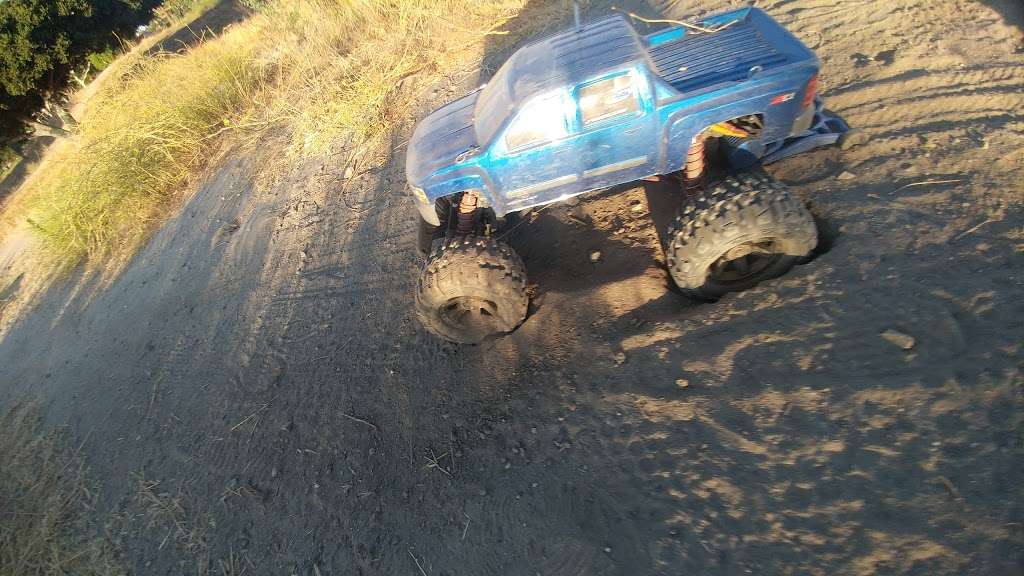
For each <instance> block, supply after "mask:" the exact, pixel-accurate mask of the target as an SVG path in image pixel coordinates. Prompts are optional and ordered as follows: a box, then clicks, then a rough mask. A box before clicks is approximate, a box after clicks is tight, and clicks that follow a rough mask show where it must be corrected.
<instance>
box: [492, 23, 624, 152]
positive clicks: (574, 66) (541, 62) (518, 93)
mask: <svg viewBox="0 0 1024 576" xmlns="http://www.w3.org/2000/svg"><path fill="white" fill-rule="evenodd" d="M643 55H644V49H643V45H642V44H641V39H640V36H639V35H637V33H636V31H635V30H634V29H633V27H632V26H631V25H630V24H629V22H628V21H627V20H626V18H625V17H624V16H622V15H613V16H609V17H606V18H602V19H600V20H597V21H594V22H590V23H587V24H584V25H582V26H580V28H579V29H573V30H570V31H567V32H561V33H558V34H555V35H553V36H548V37H547V38H543V39H541V40H538V41H536V42H533V43H531V44H528V45H527V46H524V47H523V48H520V49H519V50H518V51H517V52H516V53H515V54H513V55H512V57H511V58H509V59H508V61H506V62H505V64H504V65H502V67H501V68H500V69H499V70H498V73H497V74H495V75H494V77H493V78H491V81H490V82H488V83H487V85H486V86H485V87H484V88H483V90H482V91H481V93H480V97H479V98H478V99H477V103H476V113H475V117H476V131H477V134H476V135H477V140H478V141H479V142H481V143H486V142H489V141H490V140H491V138H492V137H493V136H494V133H495V132H496V131H497V130H498V129H499V128H500V127H501V125H502V124H503V123H504V121H505V119H507V118H508V117H509V116H511V115H512V114H514V113H515V111H516V110H518V109H519V108H520V106H521V105H522V104H523V103H525V102H526V101H527V100H529V99H530V98H531V97H533V96H535V95H537V94H541V93H543V92H547V91H548V90H552V89H555V88H558V87H560V86H572V85H574V84H578V83H579V82H582V81H583V80H586V79H587V78H589V77H591V76H593V75H594V74H597V73H600V72H602V71H604V70H609V69H611V68H615V67H626V66H628V64H629V63H632V62H636V61H639V60H641V59H643Z"/></svg>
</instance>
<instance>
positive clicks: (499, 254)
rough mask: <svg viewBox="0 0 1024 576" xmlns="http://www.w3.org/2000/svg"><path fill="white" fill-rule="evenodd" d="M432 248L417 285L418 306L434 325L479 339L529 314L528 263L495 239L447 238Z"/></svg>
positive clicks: (466, 339)
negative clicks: (527, 290)
mask: <svg viewBox="0 0 1024 576" xmlns="http://www.w3.org/2000/svg"><path fill="white" fill-rule="evenodd" d="M436 246H437V247H436V248H435V249H434V250H433V251H432V252H431V254H430V257H429V258H428V259H427V265H426V267H425V268H424V269H423V274H422V275H421V276H420V280H419V282H418V284H417V289H416V311H417V314H418V315H419V317H420V321H421V322H423V325H424V326H426V327H427V329H428V330H430V331H431V332H433V333H435V334H437V335H438V336H440V337H441V338H444V339H446V340H451V341H452V342H461V343H466V344H474V343H477V342H481V341H483V340H485V339H486V338H488V337H490V336H496V335H499V334H505V333H508V332H511V331H512V330H514V329H515V328H516V327H517V326H519V324H520V323H522V321H523V320H524V319H525V318H526V309H527V306H528V305H529V297H528V296H527V294H526V267H525V266H523V261H522V260H520V258H519V256H518V255H517V254H516V253H515V251H513V250H512V248H510V247H509V246H508V245H507V244H504V243H502V242H498V241H497V240H494V239H493V238H488V237H481V236H465V237H456V238H447V239H445V240H444V241H443V242H441V243H440V244H438V245H436Z"/></svg>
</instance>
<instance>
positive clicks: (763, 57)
mask: <svg viewBox="0 0 1024 576" xmlns="http://www.w3.org/2000/svg"><path fill="white" fill-rule="evenodd" d="M731 20H737V22H736V23H735V24H732V25H730V26H729V27H728V28H725V29H724V30H721V31H719V32H715V33H713V34H694V33H687V34H685V35H683V36H682V37H681V38H679V39H677V40H671V41H668V42H660V43H657V44H654V43H653V42H652V43H651V44H653V45H651V46H649V48H648V54H649V56H650V58H651V61H652V64H653V66H654V70H655V71H656V72H657V74H658V75H659V76H660V77H661V78H662V79H664V80H665V81H666V82H668V83H669V84H671V85H672V87H673V88H675V89H676V90H679V91H680V92H689V91H692V90H694V89H698V88H703V87H707V86H711V85H715V84H719V83H721V82H735V81H740V80H745V79H746V78H747V77H748V75H749V73H750V69H751V68H753V67H755V66H760V67H761V68H762V69H763V70H765V71H769V70H770V69H771V68H777V67H780V66H785V65H787V64H793V63H795V62H802V61H805V60H813V59H814V58H815V56H814V54H813V53H812V52H811V51H810V50H808V49H807V47H805V46H804V45H803V44H801V43H800V41H799V40H797V39H796V37H794V36H793V35H792V34H790V33H789V32H788V31H787V30H786V29H785V28H783V27H782V26H781V25H779V24H778V23H777V22H775V20H773V19H772V18H771V17H770V16H768V15H767V14H765V13H764V12H762V11H761V10H758V9H756V8H745V9H742V10H737V11H734V12H729V13H727V14H722V15H720V16H716V17H714V18H709V19H708V20H705V21H704V24H705V25H712V26H714V25H716V24H720V23H724V22H729V21H731ZM659 35H662V33H659Z"/></svg>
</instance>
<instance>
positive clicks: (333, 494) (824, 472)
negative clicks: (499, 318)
mask: <svg viewBox="0 0 1024 576" xmlns="http://www.w3.org/2000/svg"><path fill="white" fill-rule="evenodd" d="M738 4H740V3H739V2H726V1H710V0H709V1H702V2H675V3H668V2H666V3H664V4H657V3H652V4H651V5H650V6H641V7H640V8H641V9H643V10H644V11H646V12H647V13H649V14H664V15H667V16H669V17H672V16H675V17H682V16H688V15H692V14H695V13H698V14H699V13H704V12H707V11H710V10H713V9H719V8H722V7H727V6H732V5H738ZM757 4H758V5H759V6H761V7H762V8H764V9H765V10H767V11H768V12H769V13H770V14H772V15H773V16H774V17H776V18H777V19H779V20H780V21H781V22H783V23H784V24H785V25H786V26H788V27H789V28H790V29H791V30H793V31H794V32H795V33H796V34H797V35H798V36H800V37H801V38H802V39H803V40H804V41H805V42H806V43H807V44H808V45H809V46H811V47H812V48H814V49H815V50H816V51H817V53H818V54H819V56H820V57H821V59H822V64H823V73H822V79H821V89H822V92H823V95H824V97H825V99H826V101H827V105H828V106H829V107H830V108H831V109H833V110H835V111H836V112H838V113H839V114H841V115H842V116H843V117H844V118H845V119H846V120H847V121H848V122H850V123H851V124H852V125H854V126H857V127H859V128H861V129H863V130H864V131H866V132H867V133H868V134H869V135H870V136H871V140H870V142H869V143H867V144H865V145H862V146H859V147H856V148H854V149H852V150H849V151H846V152H840V151H838V150H835V149H826V150H820V151H816V152H813V153H809V154H806V155H804V156H801V157H798V158H794V159H791V160H787V161H784V162H781V163H778V164H776V165H773V166H770V167H769V171H770V172H772V173H773V174H774V175H775V176H776V177H778V178H780V179H782V180H783V181H785V182H787V183H788V184H790V185H791V187H792V188H794V189H795V190H796V191H798V193H799V194H800V195H801V196H802V197H803V198H804V199H805V200H806V201H807V202H808V204H809V205H810V207H811V209H812V211H813V212H814V213H815V215H816V216H817V217H818V218H819V219H820V224H821V229H822V234H823V246H822V249H821V250H820V251H819V252H820V253H819V254H818V255H817V257H816V258H815V259H813V260H812V261H810V262H808V263H807V264H804V265H802V266H799V267H797V268H796V269H794V270H793V271H792V272H791V273H789V274H788V275H786V276H785V277H783V278H780V279H778V280H775V281H772V282H769V283H766V284H764V285H762V286H759V287H758V288H756V289H754V290H751V291H748V292H744V293H741V294H737V295H734V296H730V297H727V298H724V299H723V300H721V301H720V302H718V303H716V304H710V305H709V304H702V305H697V304H693V303H690V302H688V301H687V300H685V299H684V298H682V297H681V296H680V295H678V294H676V293H675V292H674V291H673V290H672V289H671V288H670V282H669V280H668V277H667V275H666V272H665V270H664V268H663V257H662V254H661V250H660V248H659V247H658V243H657V240H656V230H657V228H658V227H660V226H663V225H664V222H665V221H666V220H667V219H668V217H669V216H670V215H671V211H672V210H673V209H674V206H675V205H676V204H677V203H678V201H679V196H678V193H677V192H675V191H674V190H673V187H672V186H671V185H670V184H669V183H645V184H644V185H643V186H627V187H624V188H622V189H615V190H611V191H607V192H601V193H595V194H592V195H588V196H585V197H583V198H582V199H581V200H580V201H579V202H577V203H573V204H565V205H556V206H552V207H550V208H548V209H546V210H544V211H543V212H540V213H539V214H536V215H535V216H534V217H533V218H531V219H530V222H529V224H526V225H524V226H521V227H520V228H518V229H516V231H515V232H514V233H513V234H512V236H511V242H512V244H513V245H514V246H515V247H516V248H517V249H518V250H519V251H520V253H521V254H522V256H523V258H524V260H525V262H526V265H527V267H528V269H529V270H530V273H531V281H532V282H535V283H536V284H537V287H536V294H535V296H534V301H533V302H534V305H533V307H532V312H531V316H530V317H529V319H528V320H527V321H526V323H525V324H524V325H523V326H522V327H521V328H520V329H519V330H518V331H517V332H515V333H514V334H512V335H510V336H508V337H506V338H503V339H500V340H496V341H494V342H491V343H488V344H485V345H481V346H454V345H449V344H444V343H441V342H439V341H437V340H436V339H434V338H433V337H431V336H430V335H429V334H427V333H426V332H425V330H424V329H423V328H421V327H420V326H419V325H418V323H417V321H416V319H415V317H414V315H413V313H412V310H411V302H412V290H413V284H414V281H415V278H416V277H417V274H418V273H419V269H420V266H421V260H420V258H419V257H418V256H417V254H416V251H415V222H414V220H413V215H414V214H415V210H414V209H413V206H412V203H411V200H410V198H408V197H407V196H406V195H405V194H404V193H403V184H404V180H403V166H404V155H403V154H404V153H403V148H402V144H403V142H404V141H405V140H406V139H407V138H408V133H409V127H408V126H407V127H403V128H402V130H400V131H398V132H397V133H396V134H394V137H393V143H394V149H395V151H394V152H393V153H392V154H390V155H388V156H385V157H380V158H373V159H369V160H366V159H364V161H362V162H360V163H358V164H356V165H351V164H350V161H349V156H348V155H347V154H346V153H345V152H344V151H339V152H338V153H337V154H334V155H329V156H327V157H324V158H320V159H317V160H316V161H312V162H305V163H303V164H302V165H300V166H295V167H294V168H293V169H292V170H290V171H289V172H288V173H287V174H285V175H282V176H280V177H278V178H276V179H273V180H272V181H269V183H268V182H267V180H268V179H269V176H267V175H266V174H265V173H263V172H261V167H262V166H264V165H266V163H267V162H266V160H267V158H269V156H270V155H272V154H274V152H273V147H272V146H266V147H262V148H261V149H258V150H245V151H238V152H237V153H235V154H233V155H231V156H229V160H228V161H226V162H225V164H224V166H223V167H221V168H220V169H218V170H216V171H214V172H213V173H212V174H211V175H210V176H209V177H208V179H207V181H206V182H205V184H204V185H203V186H202V187H201V188H200V189H199V190H198V191H197V193H196V194H195V195H194V196H193V197H192V198H191V199H190V200H189V201H188V202H187V204H186V205H185V206H184V207H183V209H182V210H181V213H180V214H178V215H177V216H175V217H174V218H172V219H171V221H170V222H168V223H167V224H166V225H165V226H164V227H163V228H162V229H161V230H160V231H159V232H158V233H157V234H156V236H155V237H154V238H153V240H152V241H151V242H150V244H149V245H148V246H147V247H146V248H145V249H144V250H143V251H142V252H141V253H140V254H139V255H138V256H137V257H136V258H135V260H134V261H133V262H132V263H131V264H130V265H129V266H128V267H127V268H126V269H125V270H124V271H123V272H122V273H121V275H120V276H119V277H118V278H117V279H116V280H115V281H114V283H113V284H112V285H111V286H109V287H106V288H104V289H102V290H99V289H97V284H96V283H97V282H99V281H98V280H94V279H88V278H77V279H72V281H70V282H68V283H67V284H65V285H61V286H57V287H54V288H53V289H51V290H50V291H49V292H48V293H46V294H45V295H44V296H43V298H42V300H41V301H40V302H39V304H38V305H37V306H36V308H35V309H34V310H33V311H32V312H31V313H29V314H26V315H24V316H23V317H22V318H21V319H19V320H18V321H17V322H16V323H14V324H13V325H12V326H11V327H10V328H9V329H8V330H7V332H6V333H5V335H4V336H3V340H2V342H0V382H2V383H3V387H2V389H0V401H2V402H9V401H10V400H11V399H14V398H18V397H21V396H24V395H26V394H28V395H33V396H38V397H40V398H42V399H43V401H44V404H45V406H46V407H47V413H48V420H49V422H51V423H52V424H54V425H65V424H66V425H67V426H68V427H69V430H70V432H71V433H72V435H73V436H74V437H75V438H76V440H77V441H78V442H80V443H81V445H82V450H83V454H84V455H85V457H86V459H87V461H88V463H89V465H90V469H91V474H92V476H93V477H94V478H96V479H98V481H99V488H100V498H99V501H100V506H99V508H98V509H97V510H96V516H95V517H96V523H97V525H98V526H99V525H105V526H106V527H107V529H108V530H109V531H110V535H111V538H112V539H113V540H114V541H115V542H116V543H117V544H119V546H120V548H121V550H122V553H123V558H122V559H123V561H124V563H125V565H126V566H127V567H128V568H129V569H130V570H131V572H132V573H135V574H147V575H148V574H205V573H210V574H236V575H238V574H301V575H310V576H313V575H320V574H324V575H326V574H366V575H369V574H408V575H415V574H420V575H429V576H440V575H452V576H454V575H492V574H493V575H524V576H525V575H530V576H533V575H537V574H539V575H545V576H547V575H587V576H593V575H618V574H622V575H627V574H628V575H636V574H666V575H669V574H671V575H676V574H723V575H725V574H728V575H734V574H814V575H819V574H820V575H826V574H828V575H832V574H929V575H931V574H950V575H953V574H986V575H987V574H991V575H1009V574H1020V573H1022V572H1024V489H1022V487H1021V486H1022V480H1024V438H1022V430H1024V427H1022V424H1024V422H1022V420H1024V418H1022V417H1024V397H1022V384H1024V379H1022V367H1024V365H1022V358H1021V343H1022V341H1024V326H1022V319H1024V298H1022V296H1024V290H1022V289H1021V287H1022V285H1024V279H1022V277H1021V274H1022V271H1024V210H1022V199H1024V184H1022V178H1021V176H1022V174H1021V168H1022V166H1024V138H1022V136H1024V115H1022V110H1024V36H1022V28H1021V26H1022V24H1024V8H1022V7H1021V5H1020V4H1019V3H1017V2H1014V1H1012V0H1005V1H996V0H990V1H985V2H982V1H973V0H944V1H933V0H902V1H900V2H883V1H876V2H870V1H855V0H847V1H838V0H774V1H772V0H768V1H761V2H758V3H757ZM532 9H533V7H527V9H526V11H525V12H524V13H523V14H522V15H521V16H519V19H528V18H530V17H531V10H532ZM599 11H600V8H599V7H598V8H593V9H592V10H591V12H592V13H595V12H599ZM518 21H520V20H514V21H512V22H510V23H509V26H510V27H514V26H516V25H517V22H518ZM494 42H495V44H494V45H493V46H489V47H488V49H487V55H486V58H485V64H493V63H494V62H499V61H500V59H501V57H502V55H503V54H507V50H508V47H507V46H503V45H501V44H500V39H498V40H495V41H494ZM484 69H485V72H483V73H481V75H482V76H483V77H484V78H486V75H487V72H486V70H487V69H488V68H487V67H485V68H484ZM474 80H475V79H474ZM470 84H472V82H470ZM464 89H465V87H464V86H454V85H453V86H448V87H442V88H441V89H439V90H437V91H436V92H435V93H434V94H433V95H432V99H433V102H431V103H430V106H426V107H425V109H424V110H423V111H420V112H421V113H422V112H426V109H427V108H429V107H431V106H434V105H437V104H439V103H441V102H443V101H445V100H447V99H450V98H454V97H456V96H458V95H459V93H460V91H463V90H464ZM350 166H351V168H352V169H351V170H348V172H349V175H350V178H346V177H345V174H346V171H347V168H349V167H350ZM257 181H259V182H260V183H261V185H256V184H257ZM652 222H653V223H652ZM593 252H600V257H599V259H598V261H597V262H596V263H595V262H592V261H591V254H592V253H593ZM10 289H13V290H17V285H13V288H9V289H8V290H5V292H7V291H9V290H10ZM3 296H4V297H9V296H10V295H9V294H4V295H3Z"/></svg>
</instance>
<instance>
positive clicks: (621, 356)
mask: <svg viewBox="0 0 1024 576" xmlns="http://www.w3.org/2000/svg"><path fill="white" fill-rule="evenodd" d="M612 360H614V361H615V365H616V366H621V365H622V364H625V363H626V353H625V352H616V353H615V354H613V355H612Z"/></svg>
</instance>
